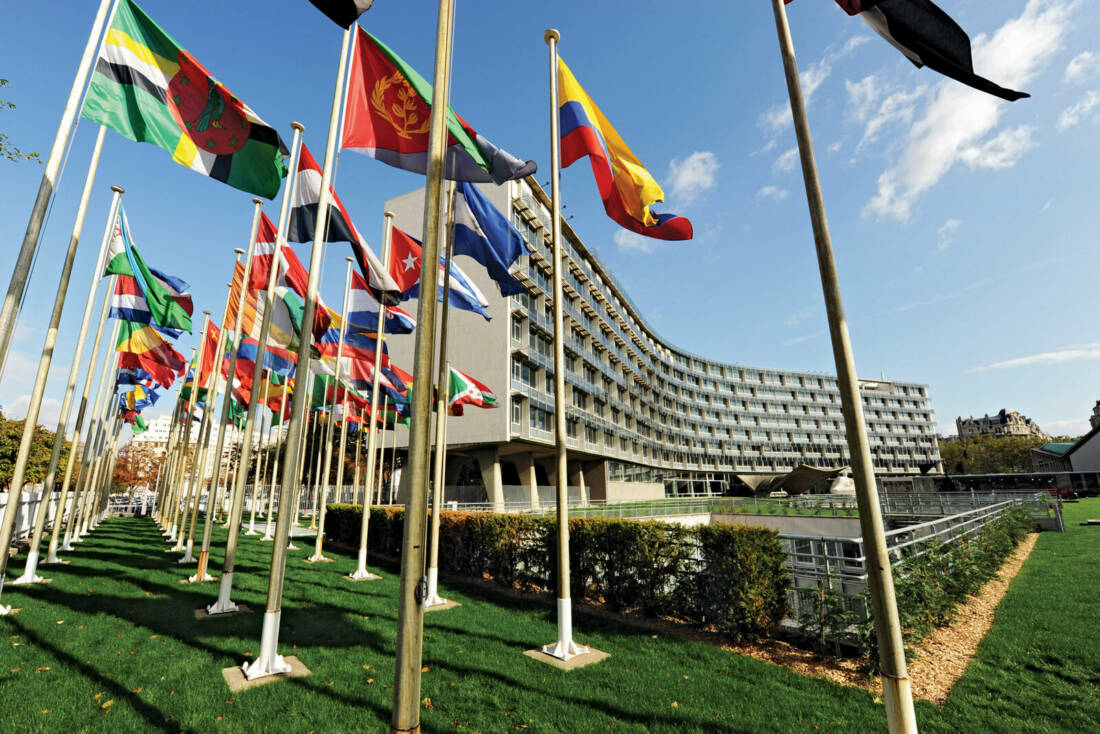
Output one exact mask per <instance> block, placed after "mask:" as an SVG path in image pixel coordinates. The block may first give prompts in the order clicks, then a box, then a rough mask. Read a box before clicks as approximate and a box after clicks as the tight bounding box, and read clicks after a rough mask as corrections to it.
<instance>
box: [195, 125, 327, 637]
mask: <svg viewBox="0 0 1100 734" xmlns="http://www.w3.org/2000/svg"><path fill="white" fill-rule="evenodd" d="M290 127H291V128H293V130H294V138H293V140H292V141H291V144H290V161H289V163H288V172H287V177H286V183H285V184H284V185H283V200H282V202H281V204H280V206H279V226H278V232H277V233H276V235H275V246H274V248H273V250H272V253H271V266H270V268H269V272H268V274H267V283H266V284H265V285H266V286H267V288H266V290H265V291H264V317H263V320H262V323H261V324H260V336H259V339H257V340H256V362H255V363H254V365H253V369H252V393H253V395H251V396H250V397H255V392H256V381H257V380H258V379H259V375H258V372H259V370H261V369H262V368H263V363H264V353H265V350H266V349H267V338H268V336H269V335H270V334H271V314H272V312H274V310H275V279H276V277H277V276H278V273H279V268H280V257H281V255H282V251H283V245H284V244H285V243H286V225H287V221H288V219H289V218H290V199H291V194H292V192H293V190H294V189H293V185H294V179H295V178H297V174H298V156H299V153H300V150H301V147H302V132H303V131H304V130H305V126H304V125H302V123H300V122H292V123H290ZM257 211H258V209H257ZM257 224H258V219H257ZM256 231H257V230H256V226H255V225H254V226H253V230H252V241H253V242H255V240H256ZM251 262H252V258H249V263H251ZM245 267H246V268H247V267H249V266H247V265H246V266H245ZM247 295H248V282H247V281H242V283H241V303H240V306H239V308H238V310H237V330H236V331H237V335H236V338H235V341H234V349H233V356H232V357H231V358H230V360H231V361H230V370H231V371H230V372H229V377H228V378H227V381H226V385H227V386H228V385H231V384H232V380H233V379H234V375H236V372H235V370H236V368H237V350H238V349H240V342H241V337H240V331H241V318H242V316H241V314H242V313H243V312H244V303H245V298H246V296H247ZM302 328H303V330H304V329H305V328H306V326H305V322H304V321H303V326H302ZM231 395H232V390H231V389H227V390H226V397H225V406H224V407H225V410H224V411H223V412H222V422H223V423H225V422H226V421H227V420H228V418H229V401H230V398H231ZM255 406H256V401H255V400H249V401H248V410H247V411H246V413H245V421H244V426H245V428H246V429H250V428H251V426H252V422H253V420H254V418H255V415H256V411H255ZM251 443H252V442H251V441H250V440H249V433H248V432H246V433H245V434H244V436H242V438H241V454H240V455H241V456H242V457H243V456H245V455H246V454H247V452H248V450H249V448H250V445H251ZM242 466H244V472H245V474H246V476H245V479H247V472H248V466H247V465H245V464H244V463H243V462H238V465H237V482H238V483H240V486H241V487H242V488H243V486H244V485H243V481H244V480H242V478H241V467H242ZM226 483H227V484H228V477H227V478H226ZM243 508H244V492H243V489H242V491H240V492H236V491H235V492H233V493H232V503H231V505H230V508H229V536H228V539H227V540H226V542H225V562H224V564H223V565H222V577H221V583H220V586H219V587H218V600H217V601H216V602H214V603H213V604H211V605H210V606H208V607H207V608H206V612H207V614H210V615H214V614H229V613H232V612H236V611H238V607H237V605H236V604H234V603H233V602H232V601H231V600H230V592H231V591H232V589H233V568H234V565H235V564H236V561H237V541H238V537H237V536H238V533H239V532H240V527H241V512H242V510H243Z"/></svg>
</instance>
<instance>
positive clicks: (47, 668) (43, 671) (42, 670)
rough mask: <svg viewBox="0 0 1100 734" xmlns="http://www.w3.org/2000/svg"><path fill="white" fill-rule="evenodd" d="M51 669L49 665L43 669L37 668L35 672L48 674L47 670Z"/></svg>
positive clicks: (42, 667)
mask: <svg viewBox="0 0 1100 734" xmlns="http://www.w3.org/2000/svg"><path fill="white" fill-rule="evenodd" d="M49 669H50V666H48V665H43V666H41V667H38V668H35V669H34V672H35V673H45V672H46V671H47V670H49Z"/></svg>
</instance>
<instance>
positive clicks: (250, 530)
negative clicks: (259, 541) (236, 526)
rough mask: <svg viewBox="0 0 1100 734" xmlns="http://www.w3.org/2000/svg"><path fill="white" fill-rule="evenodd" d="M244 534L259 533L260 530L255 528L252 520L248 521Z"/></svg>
mask: <svg viewBox="0 0 1100 734" xmlns="http://www.w3.org/2000/svg"><path fill="white" fill-rule="evenodd" d="M244 534H245V535H259V534H260V531H258V530H256V523H255V521H253V520H249V521H248V530H246V531H245V533H244Z"/></svg>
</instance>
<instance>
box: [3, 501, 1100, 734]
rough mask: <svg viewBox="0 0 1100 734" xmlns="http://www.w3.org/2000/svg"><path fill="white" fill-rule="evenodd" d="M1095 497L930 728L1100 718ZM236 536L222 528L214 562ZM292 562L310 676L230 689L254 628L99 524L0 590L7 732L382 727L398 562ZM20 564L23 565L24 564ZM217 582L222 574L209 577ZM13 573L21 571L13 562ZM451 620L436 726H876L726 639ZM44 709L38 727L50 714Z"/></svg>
mask: <svg viewBox="0 0 1100 734" xmlns="http://www.w3.org/2000/svg"><path fill="white" fill-rule="evenodd" d="M1090 514H1091V515H1100V500H1088V501H1085V502H1082V503H1081V504H1079V505H1067V507H1066V519H1067V529H1068V532H1066V533H1064V534H1056V533H1044V534H1043V535H1042V537H1040V539H1039V543H1038V545H1037V547H1036V549H1035V551H1034V553H1033V555H1032V558H1031V560H1030V561H1028V563H1027V564H1026V565H1025V566H1024V569H1023V571H1022V572H1021V573H1020V575H1019V576H1017V577H1016V579H1015V580H1014V582H1013V584H1012V586H1011V588H1010V590H1009V593H1008V595H1007V596H1006V598H1005V600H1004V602H1003V603H1002V605H1001V608H1000V609H999V610H998V613H997V622H996V624H995V625H994V628H993V630H992V632H991V633H990V634H989V635H988V636H987V638H986V640H985V642H984V643H983V644H982V646H981V649H980V650H979V654H978V658H977V660H976V661H975V663H974V664H972V665H971V667H970V669H969V670H968V671H967V674H966V675H965V676H964V677H963V679H962V681H961V682H960V684H959V686H958V687H957V688H956V690H955V692H954V693H953V694H952V695H951V697H950V698H949V700H948V702H947V704H946V705H945V706H944V707H943V708H937V707H935V706H933V705H931V704H928V703H918V705H917V706H918V707H917V717H918V721H919V722H920V724H921V727H922V730H923V731H942V732H953V733H954V732H959V731H1013V732H1016V731H1028V732H1047V731H1051V732H1053V731H1089V730H1094V729H1095V726H1096V722H1097V721H1100V692H1098V689H1097V681H1098V680H1100V646H1097V645H1095V644H1092V642H1091V640H1092V636H1093V633H1094V631H1095V630H1096V629H1097V628H1098V626H1100V604H1097V603H1096V595H1097V590H1098V589H1100V553H1098V552H1097V551H1098V550H1100V548H1098V546H1100V529H1097V528H1084V527H1080V526H1079V525H1078V524H1077V523H1079V522H1080V521H1081V520H1082V519H1083V518H1084V517H1086V516H1088V515H1090ZM224 537H225V536H224V532H221V533H219V534H218V535H216V541H217V542H216V544H215V549H216V552H215V557H216V558H218V557H220V549H221V546H222V544H223V543H224ZM299 545H302V546H303V549H302V550H299V551H294V552H292V553H291V560H290V562H289V564H288V573H287V583H286V592H285V600H284V611H283V627H282V635H281V640H282V642H281V645H280V651H281V652H282V653H283V654H296V655H298V656H299V658H301V660H302V661H303V662H304V663H305V664H306V665H307V666H308V667H309V668H310V669H311V670H312V671H313V674H312V675H311V676H309V677H307V678H302V679H296V680H289V681H280V682H277V683H273V684H271V685H267V686H262V687H260V688H256V689H253V690H249V691H245V692H243V693H239V694H236V695H231V694H230V693H229V691H228V689H227V688H226V686H225V683H224V682H223V680H222V678H221V672H220V671H221V669H222V668H224V667H227V666H230V665H234V664H237V663H240V662H241V661H242V660H244V659H245V654H246V653H249V652H255V651H256V650H257V648H258V640H259V625H260V614H258V613H253V614H242V615H237V616H234V617H229V618H224V619H209V620H195V619H194V616H193V610H194V609H196V608H198V607H200V606H202V605H205V604H207V603H210V602H211V601H212V600H213V599H214V597H215V595H216V584H205V585H201V586H188V585H180V584H179V583H178V581H179V579H181V578H184V577H185V576H186V575H188V574H190V573H193V566H188V567H181V566H178V565H177V564H176V563H175V560H176V558H177V556H176V555H175V554H171V553H164V552H163V549H164V547H165V545H164V544H163V543H162V542H161V539H160V535H159V533H157V532H156V529H155V528H154V526H153V524H152V523H151V522H149V521H147V520H142V519H116V520H109V521H107V522H105V523H104V524H103V525H102V526H101V527H100V529H99V530H97V531H96V532H95V533H94V534H93V535H92V536H91V537H90V538H89V539H88V540H86V541H85V542H84V543H83V544H82V545H81V546H80V547H79V550H78V551H76V552H74V553H72V554H70V555H69V559H70V560H71V561H72V565H69V566H58V567H49V568H48V572H49V573H48V575H49V576H51V577H52V578H53V579H54V582H53V583H52V584H49V585H44V586H36V587H32V588H10V589H7V590H5V592H4V595H3V601H4V602H5V603H8V604H14V605H15V606H18V607H22V608H23V611H22V612H21V613H20V614H18V615H15V616H9V617H0V631H2V635H3V641H2V642H0V645H2V647H3V649H4V653H5V654H4V659H3V661H2V662H0V730H7V731H14V730H17V731H20V732H33V731H51V732H56V731H66V732H80V731H93V730H99V729H103V728H106V727H110V730H111V731H118V732H126V731H155V730H164V731H194V732H220V731H225V732H237V731H240V732H255V731H267V730H279V731H287V732H299V731H301V732H308V731H319V732H343V731H367V732H373V731H386V730H387V727H388V724H389V712H390V710H391V705H392V698H393V690H392V683H393V651H394V639H395V627H396V604H395V603H394V599H395V596H396V587H397V578H396V573H397V568H396V567H394V566H393V565H391V564H385V563H381V564H375V565H374V566H373V568H374V570H376V571H380V572H381V573H382V575H383V579H382V580H381V581H375V582H369V583H361V584H350V583H348V582H345V581H343V580H342V579H341V578H340V576H341V575H342V574H345V573H348V572H350V571H351V570H352V569H353V568H354V565H355V564H354V561H353V560H352V557H351V554H342V553H338V552H333V551H330V552H329V554H330V555H331V556H332V557H333V558H335V559H336V560H335V562H334V563H328V564H320V565H317V566H310V565H308V564H305V563H304V562H303V559H304V558H305V557H306V556H307V555H309V553H310V552H311V548H309V547H306V544H304V543H299ZM269 555H270V545H268V544H262V543H260V542H258V541H257V540H256V539H255V538H252V537H245V538H243V542H242V545H241V553H240V558H239V562H238V567H237V576H236V588H237V591H236V592H235V593H234V600H235V601H237V602H238V603H241V602H243V603H246V604H249V605H250V606H251V607H252V608H253V609H254V610H257V611H258V610H262V608H263V606H264V595H265V592H266V585H267V576H266V573H265V567H266V565H267V562H268V559H269ZM18 565H19V560H18V559H17V560H16V563H15V566H16V567H18ZM215 568H216V564H215ZM13 570H15V569H13ZM444 586H445V588H444V589H443V593H444V595H445V596H447V597H448V598H452V599H455V600H456V601H459V602H460V603H461V604H462V606H461V607H459V608H456V609H452V610H448V611H444V612H435V613H430V614H428V615H427V616H426V621H425V643H424V665H425V666H427V667H428V668H429V670H428V672H426V673H425V674H424V676H423V690H422V693H421V697H422V698H428V699H430V707H429V706H425V707H424V709H423V713H422V717H423V718H422V721H423V724H424V730H425V731H429V732H440V731H468V732H469V731H481V732H505V731H508V732H510V731H527V732H595V731H607V730H608V729H614V730H616V731H628V732H761V731H768V732H771V731H792V732H803V731H807V732H809V731H815V730H817V731H843V732H851V731H859V732H863V731H876V730H877V731H881V730H884V729H885V717H884V714H883V711H882V707H881V706H880V705H878V704H876V703H875V702H874V698H873V697H872V696H871V695H870V694H868V693H866V692H864V691H861V690H858V689H852V688H845V687H841V686H838V685H834V684H832V683H829V682H827V681H824V680H819V679H809V678H804V677H801V676H799V675H796V674H794V673H792V672H790V671H788V670H786V669H784V668H780V667H776V666H773V665H769V664H767V663H762V662H758V661H756V660H752V659H749V658H745V657H740V656H737V655H732V654H729V653H727V652H724V651H722V650H720V649H718V648H716V647H712V646H710V645H706V644H703V643H699V642H694V641H691V640H686V639H681V638H678V637H674V636H668V635H659V636H656V637H655V636H653V634H652V632H650V631H649V630H646V629H642V628H637V627H633V626H631V625H629V624H625V623H620V622H616V621H614V620H610V619H605V618H603V617H598V616H593V615H588V614H585V613H583V611H580V610H578V611H577V612H576V614H575V619H574V625H575V628H576V629H577V636H578V638H579V639H580V640H581V641H582V642H584V643H587V644H590V645H593V646H594V647H597V648H599V649H601V650H606V651H608V652H610V653H611V655H612V656H611V658H610V659H609V660H607V661H605V662H604V663H603V664H602V665H598V666H595V667H592V668H584V669H580V670H575V671H572V672H569V673H563V672H561V671H558V670H555V669H553V668H550V667H548V666H545V665H543V664H541V663H538V662H536V661H533V660H530V659H529V658H526V657H524V656H523V655H522V652H523V650H525V649H529V648H531V647H535V646H537V645H539V644H543V643H546V642H550V641H551V640H552V639H553V638H554V636H555V626H554V617H553V613H552V611H551V609H552V602H550V601H548V600H543V599H532V600H526V599H516V598H513V597H511V596H508V595H504V594H500V593H497V592H494V591H493V590H491V589H487V588H485V587H482V586H479V585H474V584H467V583H463V582H458V581H451V582H449V583H446V584H445V585H444ZM46 712H48V713H46Z"/></svg>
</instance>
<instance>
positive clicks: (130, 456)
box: [112, 441, 164, 489]
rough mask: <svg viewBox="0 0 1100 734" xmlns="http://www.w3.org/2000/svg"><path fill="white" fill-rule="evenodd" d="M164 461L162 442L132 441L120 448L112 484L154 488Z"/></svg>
mask: <svg viewBox="0 0 1100 734" xmlns="http://www.w3.org/2000/svg"><path fill="white" fill-rule="evenodd" d="M163 461H164V449H163V447H162V446H161V445H160V444H153V443H150V442H148V441H131V442H130V443H128V444H126V445H125V446H123V447H122V448H120V449H119V450H118V461H117V462H116V463H115V474H114V476H113V477H112V485H114V486H118V487H122V488H130V487H147V488H149V489H152V486H153V484H154V483H156V480H157V472H158V471H159V470H160V466H161V463H162V462H163Z"/></svg>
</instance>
